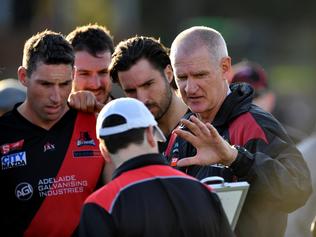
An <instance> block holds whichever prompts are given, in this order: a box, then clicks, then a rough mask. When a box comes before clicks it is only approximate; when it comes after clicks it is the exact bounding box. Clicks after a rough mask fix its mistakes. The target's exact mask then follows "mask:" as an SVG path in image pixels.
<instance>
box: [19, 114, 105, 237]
mask: <svg viewBox="0 0 316 237" xmlns="http://www.w3.org/2000/svg"><path fill="white" fill-rule="evenodd" d="M95 123H96V118H95V116H94V115H93V114H84V113H78V116H77V118H76V123H75V126H74V131H73V134H72V138H71V141H70V143H69V146H68V150H67V153H66V156H65V159H64V161H63V164H62V166H61V168H60V170H59V172H58V174H57V176H56V177H55V179H56V180H58V179H61V178H63V177H66V176H70V175H73V177H75V180H76V181H83V182H84V185H83V186H81V187H80V188H79V191H78V192H77V191H76V192H72V193H69V192H66V193H65V194H63V195H55V196H54V195H52V196H47V197H46V198H45V200H44V201H43V203H42V205H41V207H40V209H39V210H38V212H37V213H36V215H35V216H34V218H33V220H32V222H31V224H30V225H29V227H28V229H27V230H26V232H25V233H24V236H46V237H47V236H59V237H60V236H71V234H72V233H73V231H74V230H75V228H76V227H77V225H78V224H79V219H80V212H81V207H82V205H83V202H84V200H85V199H86V198H87V197H88V196H89V195H90V194H91V193H92V192H93V191H94V189H95V187H96V183H97V181H98V179H99V178H100V175H101V173H102V169H103V166H104V159H103V157H102V156H101V155H99V156H98V157H96V156H93V157H80V158H75V157H74V151H79V152H80V151H83V152H84V151H85V150H87V149H91V150H94V149H98V147H99V144H98V140H97V138H96V135H95V134H96V133H95ZM83 131H84V132H88V133H89V135H90V136H91V137H90V138H91V139H92V140H94V141H95V146H92V145H90V146H85V145H81V143H80V144H79V145H81V146H79V145H78V139H79V140H80V137H81V134H82V132H83ZM86 137H87V136H86ZM90 138H89V139H90ZM89 139H88V140H89ZM92 147H93V148H92ZM67 190H68V189H67ZM69 191H70V190H69Z"/></svg>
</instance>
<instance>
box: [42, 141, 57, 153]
mask: <svg viewBox="0 0 316 237" xmlns="http://www.w3.org/2000/svg"><path fill="white" fill-rule="evenodd" d="M43 150H44V152H46V151H53V150H55V144H52V143H50V142H47V143H46V144H45V145H44V149H43Z"/></svg>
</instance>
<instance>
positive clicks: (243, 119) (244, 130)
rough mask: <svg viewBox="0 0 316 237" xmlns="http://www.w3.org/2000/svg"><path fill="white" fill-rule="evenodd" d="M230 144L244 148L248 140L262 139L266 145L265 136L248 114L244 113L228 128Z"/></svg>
mask: <svg viewBox="0 0 316 237" xmlns="http://www.w3.org/2000/svg"><path fill="white" fill-rule="evenodd" d="M229 137H230V143H231V144H234V145H240V146H244V145H245V144H246V143H247V142H248V141H249V140H252V139H262V140H263V141H265V142H266V143H268V139H267V137H266V134H265V133H264V131H263V130H262V128H261V127H260V126H259V125H258V124H257V122H256V120H255V119H254V118H253V116H252V115H251V114H250V113H244V114H243V115H241V116H239V117H238V118H237V119H235V120H234V121H233V122H232V123H231V124H230V126H229Z"/></svg>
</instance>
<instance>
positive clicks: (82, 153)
mask: <svg viewBox="0 0 316 237" xmlns="http://www.w3.org/2000/svg"><path fill="white" fill-rule="evenodd" d="M100 156H101V152H100V151H99V150H82V151H74V152H73V157H74V158H84V157H92V158H93V157H100Z"/></svg>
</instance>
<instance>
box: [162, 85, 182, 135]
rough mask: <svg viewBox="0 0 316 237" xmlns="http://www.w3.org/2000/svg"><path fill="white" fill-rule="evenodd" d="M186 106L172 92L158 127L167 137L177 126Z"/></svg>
mask: <svg viewBox="0 0 316 237" xmlns="http://www.w3.org/2000/svg"><path fill="white" fill-rule="evenodd" d="M187 110H188V107H187V105H186V104H185V103H184V102H183V101H182V100H181V98H180V97H179V96H177V95H176V92H175V91H173V94H172V101H171V104H170V106H169V108H168V111H167V112H166V113H165V115H164V116H163V117H162V118H160V119H159V121H158V126H159V128H160V129H161V130H162V132H163V133H164V135H165V136H166V137H167V136H169V134H170V133H171V132H172V130H173V129H174V128H175V127H176V126H177V125H178V123H179V122H180V119H181V118H182V117H183V115H185V113H186V112H187Z"/></svg>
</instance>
